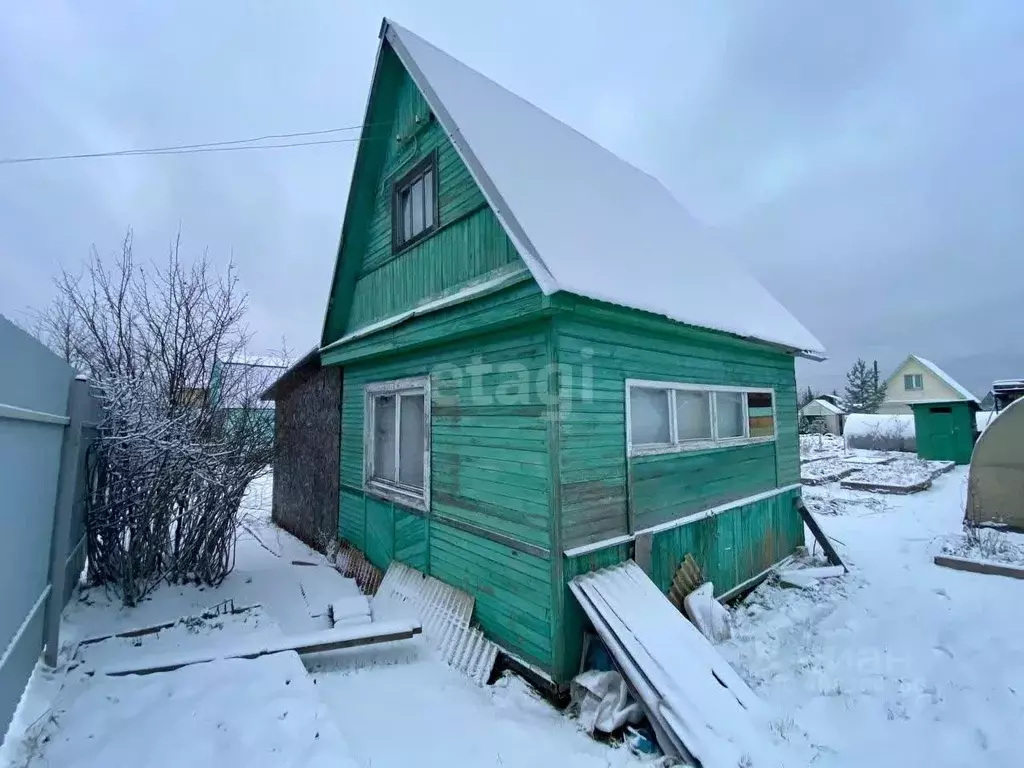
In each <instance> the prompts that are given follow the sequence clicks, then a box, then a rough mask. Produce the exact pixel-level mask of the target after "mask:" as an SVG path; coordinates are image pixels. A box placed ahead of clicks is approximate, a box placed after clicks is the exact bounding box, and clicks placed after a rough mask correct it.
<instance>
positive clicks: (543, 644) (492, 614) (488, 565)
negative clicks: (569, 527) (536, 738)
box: [430, 519, 552, 670]
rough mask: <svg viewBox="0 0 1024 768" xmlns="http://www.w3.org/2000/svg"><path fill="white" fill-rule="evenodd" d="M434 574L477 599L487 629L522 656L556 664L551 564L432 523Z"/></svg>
mask: <svg viewBox="0 0 1024 768" xmlns="http://www.w3.org/2000/svg"><path fill="white" fill-rule="evenodd" d="M430 574H431V575H432V576H435V577H436V578H438V579H440V580H441V581H443V582H445V583H447V584H452V585H453V586H456V587H459V588H460V589H464V590H466V591H467V592H468V593H469V594H471V595H473V596H474V597H475V598H476V606H475V608H474V613H473V617H474V619H476V621H478V622H480V626H481V627H483V629H484V632H486V633H487V635H488V636H489V637H490V638H491V639H493V640H494V641H495V642H497V643H499V644H500V645H502V646H503V647H504V648H506V649H508V650H509V651H511V652H512V653H514V654H516V655H517V656H519V657H521V658H522V659H524V660H526V661H528V662H530V663H531V664H535V665H537V666H539V667H540V668H541V669H545V670H547V669H550V668H551V658H552V642H551V636H552V630H551V625H552V610H551V594H552V593H551V564H550V562H549V560H548V559H547V558H543V557H538V556H536V555H532V554H529V553H526V552H520V551H517V550H515V549H512V548H511V547H507V546H504V545H502V544H498V543H496V542H493V541H489V540H487V539H482V538H480V537H479V536H474V535H472V534H470V533H467V532H465V531H462V530H459V529H457V528H453V527H452V526H449V525H445V524H444V523H442V522H439V521H438V520H437V519H432V520H431V521H430Z"/></svg>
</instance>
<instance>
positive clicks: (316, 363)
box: [260, 345, 320, 400]
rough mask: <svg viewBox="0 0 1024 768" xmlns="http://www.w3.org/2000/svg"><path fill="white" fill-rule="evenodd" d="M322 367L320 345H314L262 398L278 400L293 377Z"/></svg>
mask: <svg viewBox="0 0 1024 768" xmlns="http://www.w3.org/2000/svg"><path fill="white" fill-rule="evenodd" d="M319 368H320V347H319V345H317V346H315V347H313V348H312V349H311V350H309V352H307V353H306V354H304V355H303V356H302V357H300V358H299V359H298V360H296V361H295V362H294V363H292V364H291V365H290V366H289V367H288V368H287V369H285V371H284V373H282V374H281V375H280V376H279V377H278V378H277V380H276V381H274V382H273V383H271V384H270V386H269V387H267V389H266V390H265V391H264V392H263V393H262V394H261V395H260V400H277V398H278V397H279V396H280V395H282V394H284V393H285V392H287V391H288V389H289V388H290V387H289V385H290V384H291V381H292V379H294V378H295V377H296V376H297V375H298V374H299V373H300V372H302V371H307V370H308V371H315V370H318V369H319Z"/></svg>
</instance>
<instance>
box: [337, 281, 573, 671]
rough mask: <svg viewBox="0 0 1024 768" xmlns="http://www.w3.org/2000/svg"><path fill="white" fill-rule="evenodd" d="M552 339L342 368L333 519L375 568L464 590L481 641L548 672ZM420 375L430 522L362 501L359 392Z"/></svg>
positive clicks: (468, 344)
mask: <svg viewBox="0 0 1024 768" xmlns="http://www.w3.org/2000/svg"><path fill="white" fill-rule="evenodd" d="M515 295H516V294H515V292H514V291H513V292H510V294H509V296H511V297H512V298H511V299H510V305H511V306H516V304H515V302H516V301H518V299H516V298H515ZM481 301H484V300H481ZM512 311H514V310H512ZM435 320H436V318H430V317H424V318H418V319H416V320H415V321H412V322H411V323H410V326H411V327H416V326H417V325H422V324H424V323H429V322H434V321H435ZM550 340H551V331H550V321H547V320H538V321H533V322H525V323H523V324H521V325H518V326H515V327H514V328H509V329H506V330H502V331H497V332H492V333H488V334H487V335H485V336H480V335H477V336H472V337H467V338H464V339H462V338H455V339H452V340H448V341H446V342H445V343H437V342H438V340H437V339H436V338H435V343H434V344H432V345H428V346H416V347H414V348H413V349H411V350H409V351H405V352H402V353H399V354H390V355H377V356H373V357H370V358H367V359H363V360H358V361H354V362H350V363H347V364H346V365H345V367H344V369H343V376H344V385H343V389H342V402H341V424H342V428H341V434H342V438H341V463H340V472H341V484H342V488H343V492H342V494H341V500H340V510H339V526H340V531H341V536H342V537H343V538H346V539H347V540H350V541H352V543H353V544H355V545H356V546H360V547H361V548H362V549H363V551H364V552H365V553H366V554H367V556H368V557H369V559H370V560H371V562H373V563H374V564H375V565H378V566H380V567H386V564H387V563H388V562H390V561H391V559H396V560H399V561H401V562H404V563H406V564H408V565H411V566H413V567H415V568H418V569H420V570H423V571H424V572H427V573H430V574H431V575H433V576H436V577H437V578H440V579H442V580H443V581H445V582H447V583H449V584H453V585H455V586H458V587H460V588H463V589H466V590H467V591H468V592H469V593H470V594H472V595H473V596H474V597H475V598H476V609H475V610H476V612H475V618H476V619H477V620H478V621H479V622H480V625H481V626H482V627H483V628H484V630H485V631H486V632H487V633H488V635H489V636H491V637H492V638H493V639H494V640H495V641H497V642H499V643H501V644H502V645H503V646H504V647H506V648H507V649H508V650H509V651H511V652H512V653H514V654H516V655H517V656H520V657H521V658H523V659H525V660H526V661H529V662H530V663H532V664H536V665H537V666H539V667H540V668H541V669H544V670H548V669H551V668H552V654H553V647H554V643H553V629H552V603H553V602H554V601H553V596H554V589H553V587H552V583H553V582H552V562H551V560H550V557H549V556H548V554H547V553H548V551H549V550H550V548H551V532H552V529H553V521H552V503H551V499H552V479H551V462H550V458H549V441H550V437H551V434H552V429H553V424H552V419H551V417H550V414H551V412H552V410H553V408H554V405H553V403H552V400H553V395H552V394H551V393H552V392H553V391H554V388H553V384H552V380H553V377H552V376H551V372H550V369H549V365H548V363H549V361H550V357H551V347H550ZM421 375H430V378H431V425H430V436H431V468H430V471H431V504H430V510H429V512H428V513H427V515H426V516H417V515H413V514H412V513H411V512H410V511H409V510H406V509H403V508H402V507H401V506H400V505H396V504H392V503H391V502H386V501H382V500H379V499H375V498H373V497H371V496H369V495H365V494H364V493H363V492H362V490H361V487H362V472H363V417H364V406H363V397H364V393H363V387H364V385H365V384H367V383H370V382H374V381H385V380H390V379H398V378H405V377H409V376H421ZM467 527H468V528H469V530H467ZM477 531H479V533H478V532H477ZM488 537H490V538H488ZM495 538H497V539H498V540H494V539H495ZM360 541H361V542H362V545H361V544H360ZM505 542H507V544H506V543H505Z"/></svg>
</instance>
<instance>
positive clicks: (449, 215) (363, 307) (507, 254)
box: [345, 73, 522, 332]
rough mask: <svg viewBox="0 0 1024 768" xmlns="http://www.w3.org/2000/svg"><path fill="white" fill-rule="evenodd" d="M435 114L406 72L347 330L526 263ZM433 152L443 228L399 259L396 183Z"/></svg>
mask: <svg viewBox="0 0 1024 768" xmlns="http://www.w3.org/2000/svg"><path fill="white" fill-rule="evenodd" d="M429 117H430V111H429V109H428V107H427V104H426V102H425V101H424V99H423V96H422V95H421V94H420V92H419V90H418V89H417V88H416V86H415V84H414V83H413V82H412V80H411V79H410V78H409V76H408V75H406V74H405V73H402V75H401V82H400V83H399V84H398V87H397V94H396V95H395V97H394V98H393V106H392V114H391V116H390V118H389V119H390V121H391V123H390V128H389V134H388V139H387V151H386V154H385V158H384V161H383V165H382V167H380V168H379V176H378V177H377V181H376V187H377V189H376V198H375V201H374V205H373V211H372V213H371V215H370V217H369V219H368V220H367V221H364V222H360V223H359V226H362V227H365V228H366V229H367V233H366V236H365V240H366V245H365V249H364V250H363V251H362V254H361V264H360V270H359V276H358V279H357V281H356V283H355V287H354V289H353V293H352V300H351V309H350V312H349V316H348V321H347V323H346V332H352V331H355V330H358V329H359V328H362V327H364V326H367V325H370V324H372V323H374V322H376V321H378V320H382V319H385V318H387V317H392V316H394V315H396V314H399V313H400V312H402V311H404V310H407V309H410V308H412V307H413V306H415V305H418V304H421V303H423V302H424V301H427V300H429V299H431V298H432V297H436V296H439V295H441V294H442V293H443V292H448V291H451V290H453V289H456V288H457V287H458V286H460V285H464V284H466V283H468V282H472V281H474V280H476V279H479V278H480V277H481V276H483V275H487V274H488V273H490V272H493V271H494V270H496V269H499V268H501V267H505V266H508V265H512V264H522V262H521V260H520V258H519V254H518V253H517V252H516V249H515V247H514V246H513V245H512V242H511V241H510V240H509V238H508V236H507V235H506V234H505V231H504V230H503V229H502V228H501V225H500V224H499V223H498V220H497V218H496V217H495V216H494V213H493V212H492V211H491V209H490V208H489V207H488V206H487V204H486V202H485V200H484V196H483V194H482V193H481V191H480V189H479V188H478V187H477V185H476V182H474V181H473V178H472V176H470V173H469V170H468V169H467V168H466V166H465V164H464V163H463V162H462V160H461V159H460V158H459V156H458V153H456V151H455V148H454V147H453V146H452V145H451V142H450V141H449V140H448V137H447V136H446V135H445V133H444V130H443V129H442V128H441V126H440V124H439V123H438V122H437V121H436V120H432V119H429ZM417 121H418V122H417ZM431 152H436V153H437V172H438V177H437V183H438V187H437V189H438V198H437V200H438V231H437V232H435V233H434V234H433V235H431V236H430V237H428V238H426V239H425V240H423V241H421V242H420V243H418V244H415V245H413V246H411V247H409V248H407V249H405V250H403V251H400V252H399V253H397V254H395V253H393V252H392V245H391V218H392V212H391V190H392V185H393V183H394V182H395V181H397V180H399V179H401V177H402V175H403V174H404V173H405V172H406V171H407V170H408V169H410V168H412V167H413V166H414V165H415V164H416V163H417V162H418V161H419V160H420V159H422V158H423V157H425V156H426V155H428V154H429V153H431ZM358 256H359V254H353V257H354V258H357V257H358ZM345 257H346V258H349V254H345Z"/></svg>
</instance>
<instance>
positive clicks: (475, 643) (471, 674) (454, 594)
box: [373, 562, 498, 685]
mask: <svg viewBox="0 0 1024 768" xmlns="http://www.w3.org/2000/svg"><path fill="white" fill-rule="evenodd" d="M402 603H405V604H407V605H408V606H409V607H411V608H412V609H413V610H414V611H415V612H416V614H417V615H418V616H419V618H420V621H421V622H422V624H423V634H424V635H425V636H426V638H427V640H428V641H429V642H430V644H431V645H432V646H433V647H434V649H435V650H436V651H437V652H438V654H439V655H440V656H441V658H442V659H444V661H445V662H446V663H447V664H448V665H449V666H451V667H452V668H454V669H457V670H459V671H460V672H462V673H463V674H465V675H466V676H467V677H468V678H469V679H470V680H472V681H473V682H475V683H476V684H477V685H484V684H485V683H486V682H487V679H488V678H489V677H490V676H491V670H492V669H493V668H494V662H495V660H496V659H497V657H498V646H496V645H495V644H494V643H492V642H491V641H490V640H488V639H487V638H486V637H484V634H483V632H481V631H480V630H479V629H478V628H477V627H474V626H472V625H471V624H470V621H471V619H472V616H473V598H472V596H471V595H469V594H467V593H466V592H463V591H462V590H461V589H456V588H455V587H452V586H450V585H448V584H445V583H444V582H443V581H439V580H437V579H435V578H433V577H432V576H424V575H423V574H422V573H420V572H419V571H417V570H415V569H413V568H410V567H408V566H407V565H403V564H402V563H398V562H395V563H392V564H391V566H390V567H389V568H388V571H387V573H386V574H384V580H383V581H382V582H381V584H380V588H379V589H378V590H377V595H376V597H374V599H373V606H374V610H375V611H376V610H383V611H387V610H389V609H393V606H395V605H396V604H402Z"/></svg>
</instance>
